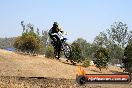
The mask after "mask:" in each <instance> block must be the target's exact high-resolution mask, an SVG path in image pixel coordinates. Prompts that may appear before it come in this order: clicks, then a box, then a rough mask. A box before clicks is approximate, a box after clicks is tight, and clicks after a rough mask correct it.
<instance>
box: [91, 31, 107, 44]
mask: <svg viewBox="0 0 132 88" xmlns="http://www.w3.org/2000/svg"><path fill="white" fill-rule="evenodd" d="M93 43H94V44H96V45H97V46H99V47H107V45H108V37H107V34H106V33H104V32H100V34H99V35H98V36H96V37H95V39H94V42H93Z"/></svg>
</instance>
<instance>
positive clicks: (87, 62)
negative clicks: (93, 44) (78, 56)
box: [82, 58, 90, 67]
mask: <svg viewBox="0 0 132 88" xmlns="http://www.w3.org/2000/svg"><path fill="white" fill-rule="evenodd" d="M82 66H83V67H89V66H90V60H89V59H88V58H86V59H85V60H84V61H82Z"/></svg>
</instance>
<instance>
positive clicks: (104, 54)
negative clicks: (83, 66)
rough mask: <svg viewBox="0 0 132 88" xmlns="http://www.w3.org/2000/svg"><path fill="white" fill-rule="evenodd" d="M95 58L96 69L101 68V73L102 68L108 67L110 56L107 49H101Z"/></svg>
mask: <svg viewBox="0 0 132 88" xmlns="http://www.w3.org/2000/svg"><path fill="white" fill-rule="evenodd" d="M95 58H96V60H95V61H94V64H96V67H97V68H99V69H100V71H101V69H102V68H106V67H107V63H108V61H109V56H108V51H107V50H106V49H105V48H102V47H100V48H99V49H98V50H97V51H96V53H95Z"/></svg>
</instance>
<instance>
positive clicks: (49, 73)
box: [0, 50, 132, 88]
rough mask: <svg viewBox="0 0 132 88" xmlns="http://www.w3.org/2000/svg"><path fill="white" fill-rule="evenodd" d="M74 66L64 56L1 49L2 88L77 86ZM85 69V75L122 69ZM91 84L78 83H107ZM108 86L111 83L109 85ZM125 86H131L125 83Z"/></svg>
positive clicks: (0, 79)
mask: <svg viewBox="0 0 132 88" xmlns="http://www.w3.org/2000/svg"><path fill="white" fill-rule="evenodd" d="M76 69H77V66H73V65H70V64H66V63H65V59H61V61H58V60H55V59H47V58H45V57H44V56H35V57H34V56H28V55H20V54H16V53H14V52H9V51H6V50H0V76H4V77H0V87H1V88H46V87H50V88H51V87H59V88H70V87H71V88H76V87H80V86H77V85H76V83H75V80H74V79H75V77H76ZM84 70H85V71H86V72H87V73H88V74H104V73H105V74H113V73H115V72H116V73H117V72H122V70H121V69H120V68H117V67H114V66H113V67H112V66H111V67H109V68H108V69H107V70H106V69H103V70H102V71H101V72H100V71H99V69H98V68H96V67H95V66H90V67H88V68H84ZM5 76H8V77H5ZM16 76H17V77H16ZM15 77H16V78H15ZM21 77H46V78H47V77H48V78H49V79H45V78H42V79H36V78H24V79H20V78H21ZM60 78H61V79H60ZM9 80H10V81H9ZM30 81H31V82H30ZM59 81H60V82H59ZM47 82H48V83H47ZM41 84H42V85H41ZM46 85H47V86H46ZM90 85H91V86H81V88H84V87H87V88H93V87H94V88H102V87H103V88H109V86H106V85H103V86H102V85H99V84H98V85H96V86H94V85H92V84H90ZM130 85H131V84H130ZM110 86H112V84H111V85H110ZM119 86H120V85H117V86H115V87H119ZM125 86H126V85H125ZM125 86H124V85H123V86H120V87H119V88H125ZM112 88H114V87H112ZM128 88H130V87H129V86H128ZM131 88H132V86H131Z"/></svg>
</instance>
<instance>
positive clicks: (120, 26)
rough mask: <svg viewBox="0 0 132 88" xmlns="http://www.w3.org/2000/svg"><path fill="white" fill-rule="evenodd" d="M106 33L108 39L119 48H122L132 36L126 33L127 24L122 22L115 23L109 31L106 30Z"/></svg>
mask: <svg viewBox="0 0 132 88" xmlns="http://www.w3.org/2000/svg"><path fill="white" fill-rule="evenodd" d="M107 33H108V35H109V39H111V40H112V42H113V43H114V44H117V45H118V46H120V47H121V48H124V47H125V45H126V44H127V43H128V41H129V39H130V38H131V37H132V35H131V34H130V33H129V32H128V26H127V24H124V23H122V22H115V23H114V24H113V25H111V29H107Z"/></svg>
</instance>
